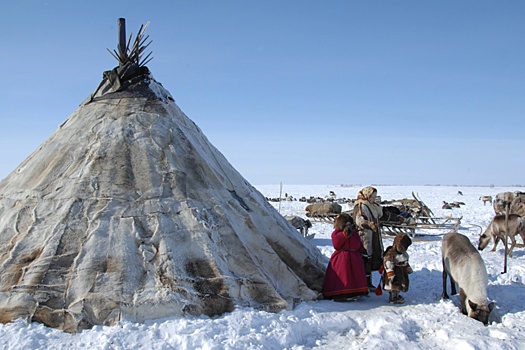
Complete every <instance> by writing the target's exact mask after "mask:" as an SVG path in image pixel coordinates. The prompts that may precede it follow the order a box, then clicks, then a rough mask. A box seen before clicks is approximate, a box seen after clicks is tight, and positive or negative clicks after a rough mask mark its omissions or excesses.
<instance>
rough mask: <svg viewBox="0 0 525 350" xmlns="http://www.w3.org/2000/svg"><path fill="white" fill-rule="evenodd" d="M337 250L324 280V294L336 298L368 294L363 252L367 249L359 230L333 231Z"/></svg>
mask: <svg viewBox="0 0 525 350" xmlns="http://www.w3.org/2000/svg"><path fill="white" fill-rule="evenodd" d="M332 245H333V246H334V249H335V252H334V253H333V254H332V256H331V257H330V262H329V263H328V267H327V269H326V274H325V278H324V282H323V296H324V297H325V298H327V299H336V298H338V297H339V298H344V297H352V296H357V295H365V294H368V285H367V282H366V274H365V265H364V262H363V257H362V256H361V253H364V252H365V251H366V250H365V248H364V247H363V243H362V242H361V239H360V238H359V233H358V231H357V230H354V231H352V233H351V234H350V235H347V233H346V232H345V231H343V230H335V231H334V232H332Z"/></svg>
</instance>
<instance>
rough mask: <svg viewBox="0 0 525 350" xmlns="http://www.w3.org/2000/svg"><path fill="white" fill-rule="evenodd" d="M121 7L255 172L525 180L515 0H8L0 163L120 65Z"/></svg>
mask: <svg viewBox="0 0 525 350" xmlns="http://www.w3.org/2000/svg"><path fill="white" fill-rule="evenodd" d="M119 17H124V18H126V22H127V31H128V34H129V33H130V32H132V33H133V34H136V32H137V30H138V28H139V27H140V25H141V24H143V23H146V22H148V21H149V22H150V26H149V28H148V30H147V32H146V33H147V34H148V35H150V38H151V39H152V40H153V43H152V44H151V45H150V49H151V50H152V51H153V57H154V59H153V60H152V61H151V62H150V63H149V64H148V67H149V68H150V70H151V71H152V73H153V75H154V77H155V78H156V79H157V80H158V81H159V82H160V83H162V84H163V86H164V87H165V88H167V89H168V90H169V91H170V92H171V94H172V95H173V97H174V98H175V100H176V102H177V104H178V105H179V107H180V108H181V109H182V110H183V111H184V112H185V113H186V114H187V115H188V116H189V117H190V118H191V119H192V120H193V121H194V122H195V123H196V124H197V125H199V127H200V128H201V129H202V130H203V132H204V133H205V134H206V136H207V137H208V139H209V140H210V141H211V143H212V144H214V145H215V146H216V147H217V148H218V149H219V150H220V151H221V152H222V153H223V154H224V155H225V156H226V158H227V159H228V160H229V161H230V163H232V164H233V166H234V167H235V168H236V169H237V170H238V171H239V172H240V173H241V174H242V175H243V176H244V177H245V178H246V179H247V180H248V181H249V182H250V183H252V184H255V185H257V184H274V183H275V184H278V183H279V182H283V183H288V184H370V183H372V184H406V185H416V184H443V185H444V184H455V185H490V184H495V185H515V184H521V185H525V176H524V174H525V160H524V155H525V151H524V149H525V137H524V135H525V121H524V116H525V113H524V112H525V98H524V97H525V20H524V18H525V2H524V1H518V0H505V1H474V0H471V1H446V0H442V1H421V0H418V1H379V0H378V1H309V0H303V1H299V0H295V1H294V0H292V1H285V0H281V1H274V0H270V1H246V0H245V1H241V0H239V1H217V0H215V1H211V0H210V1H189V0H188V1H154V0H153V1H149V2H144V1H135V0H131V1H99V0H93V1H89V2H87V1H86V2H84V1H82V2H80V1H66V0H63V1H52V0H49V1H37V0H27V1H17V2H14V1H13V2H7V1H4V2H2V3H1V4H0V31H1V32H2V33H3V34H2V36H0V47H2V55H0V64H1V66H2V67H3V72H2V87H1V88H0V89H1V94H0V96H1V97H0V117H1V120H2V121H3V127H2V128H1V129H0V178H3V177H5V176H7V175H8V174H9V173H10V172H11V171H13V170H14V169H15V168H16V166H17V165H18V164H20V163H21V162H22V161H23V160H24V159H25V158H26V157H27V156H29V155H30V154H31V153H32V152H33V151H34V150H35V149H37V148H38V146H39V145H40V144H41V143H42V142H43V141H45V139H47V138H48V137H49V136H50V135H51V134H52V133H53V132H54V131H55V130H56V129H57V127H58V126H59V125H60V124H61V123H62V122H63V121H64V120H65V119H67V117H68V116H69V115H70V114H71V113H73V111H74V110H75V109H76V108H77V107H78V105H79V104H80V103H81V102H82V101H83V100H84V99H85V98H86V97H87V96H88V95H89V94H90V93H91V92H92V91H93V90H95V88H96V87H97V86H98V84H99V83H100V81H101V79H102V72H103V71H105V70H110V69H112V68H113V67H115V66H116V65H117V62H116V61H115V59H114V58H113V57H111V55H110V54H109V53H108V52H107V51H106V48H109V49H111V50H112V49H114V48H116V43H117V28H116V25H117V19H118V18H119ZM58 151H59V150H57V152H58Z"/></svg>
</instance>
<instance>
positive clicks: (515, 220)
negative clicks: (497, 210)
mask: <svg viewBox="0 0 525 350" xmlns="http://www.w3.org/2000/svg"><path fill="white" fill-rule="evenodd" d="M508 225H509V233H510V234H509V235H508V237H509V238H510V242H511V243H510V249H509V251H508V252H507V255H508V256H512V250H513V249H514V247H515V246H516V238H515V236H516V235H518V234H519V235H520V236H521V239H522V240H523V243H525V219H524V218H522V217H521V216H519V215H517V214H510V215H509V218H508ZM505 227H506V224H505V215H496V216H495V217H494V218H493V219H492V221H491V222H490V224H489V225H488V226H487V229H486V230H485V232H484V233H483V234H482V235H481V236H480V237H479V243H478V249H479V250H483V249H485V248H486V247H487V245H488V244H489V242H490V241H491V240H492V241H494V247H493V248H492V250H491V251H492V252H493V251H495V250H496V247H497V246H498V243H499V241H500V240H501V241H503V242H505V231H506V229H505Z"/></svg>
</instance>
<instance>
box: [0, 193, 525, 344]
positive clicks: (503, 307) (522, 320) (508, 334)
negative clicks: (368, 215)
mask: <svg viewBox="0 0 525 350" xmlns="http://www.w3.org/2000/svg"><path fill="white" fill-rule="evenodd" d="M364 186H365V185H363V186H352V187H341V186H339V185H333V186H329V185H319V186H310V185H308V186H300V185H284V186H283V189H282V194H283V196H284V193H287V194H289V195H292V196H293V197H295V198H300V197H302V196H305V197H310V196H320V197H326V196H327V195H328V193H329V192H330V191H334V192H335V193H336V194H337V196H338V197H346V198H355V196H356V194H357V192H358V191H359V190H360V189H361V188H362V187H364ZM279 187H280V186H279V185H271V186H269V185H265V186H256V188H257V189H258V190H259V191H261V192H262V193H263V194H264V195H265V196H266V197H278V196H279V192H280V188H279ZM375 187H377V188H378V194H379V195H380V196H381V198H382V199H383V200H388V199H401V198H412V195H411V192H412V191H414V192H415V193H417V194H418V195H419V197H420V198H421V199H422V200H423V201H424V202H425V203H426V204H427V205H428V206H429V207H430V209H432V211H433V212H434V214H435V215H436V216H449V215H451V214H452V215H453V216H454V217H459V216H462V217H463V219H462V221H461V222H462V225H461V229H460V233H462V234H465V235H467V236H468V237H469V238H470V240H471V241H472V242H473V244H475V245H476V246H477V239H478V237H479V234H480V226H481V227H482V228H483V229H484V228H485V227H486V226H487V225H488V223H489V222H490V220H491V219H492V217H493V216H494V211H493V209H492V206H489V205H486V206H484V205H483V203H482V202H481V201H480V200H479V197H480V196H482V195H492V196H495V195H496V194H497V193H499V192H504V191H511V192H513V191H516V190H521V191H523V190H524V189H523V188H514V187H494V188H489V187H449V186H375ZM458 191H461V192H462V193H463V195H459V194H458ZM443 201H447V202H453V201H461V202H464V203H465V205H464V206H462V207H461V208H459V209H458V208H456V209H452V210H445V209H441V206H442V202H443ZM272 204H273V205H274V206H275V208H276V209H278V208H279V203H277V202H272ZM305 206H306V204H305V203H303V202H299V201H290V202H281V204H280V212H281V214H283V215H289V214H294V215H299V216H301V217H305V211H304V208H305ZM345 209H346V208H343V210H345ZM310 233H315V237H314V239H313V240H312V241H311V243H312V244H314V245H316V246H317V247H318V248H319V249H320V250H321V251H322V252H323V253H324V254H325V255H326V256H327V257H329V256H330V255H331V254H332V252H333V248H332V245H331V240H330V234H331V233H332V225H331V224H329V223H314V225H313V227H312V228H311V229H310ZM518 242H519V243H521V239H520V238H518ZM390 243H391V239H389V238H384V245H385V247H386V246H388V245H389V244H390ZM440 249H441V241H440V238H439V237H438V238H435V239H426V240H418V241H415V242H414V243H413V244H412V246H411V247H410V248H409V250H408V253H409V254H410V263H411V265H412V267H413V269H414V273H413V274H412V275H411V277H410V290H409V291H408V292H407V293H404V294H403V295H404V297H405V299H406V303H405V304H404V305H390V304H388V293H386V292H385V293H383V295H382V296H376V295H370V296H368V297H362V298H361V299H359V300H358V301H355V302H348V303H341V302H333V301H328V300H321V301H315V302H307V303H302V304H299V305H297V306H296V307H295V309H294V310H291V311H283V312H280V313H278V314H272V313H266V312H260V311H254V310H252V309H237V310H235V311H234V312H232V313H230V314H227V315H223V316H221V317H217V318H213V319H210V318H208V317H194V318H184V319H179V318H173V319H163V320H157V321H150V322H147V323H145V324H136V323H129V322H122V323H121V324H119V325H118V326H115V327H102V326H97V327H94V328H93V329H91V330H87V331H83V332H81V333H79V334H76V335H70V334H67V333H63V332H61V331H57V330H53V329H49V328H46V327H44V326H42V325H41V324H27V323H25V322H23V321H17V322H15V323H10V324H5V325H3V324H0V348H1V349H70V350H73V349H128V350H129V349H265V350H266V349H375V350H379V349H491V350H492V349H525V302H524V299H522V298H525V288H524V283H525V249H524V248H516V249H515V250H514V254H513V257H511V258H509V259H508V268H507V273H505V274H502V271H503V263H504V248H503V245H501V244H500V245H499V246H498V250H497V251H496V252H491V251H490V250H491V249H492V243H490V244H489V246H488V247H487V248H486V249H485V250H484V251H482V252H481V255H482V257H483V258H484V260H485V264H486V266H487V272H488V275H489V286H488V288H487V291H488V296H489V298H490V299H491V300H492V301H494V302H495V305H496V306H495V308H494V311H493V313H492V321H491V323H490V324H489V325H488V326H484V325H483V324H482V323H480V322H478V321H475V320H473V319H470V318H467V317H466V316H464V315H462V314H461V312H460V310H459V299H458V296H452V297H451V299H450V300H448V301H443V300H441V292H442V274H441V270H442V268H441V251H440ZM373 277H374V283H375V284H377V283H378V281H379V276H378V274H377V273H376V272H374V276H373ZM449 292H450V290H449Z"/></svg>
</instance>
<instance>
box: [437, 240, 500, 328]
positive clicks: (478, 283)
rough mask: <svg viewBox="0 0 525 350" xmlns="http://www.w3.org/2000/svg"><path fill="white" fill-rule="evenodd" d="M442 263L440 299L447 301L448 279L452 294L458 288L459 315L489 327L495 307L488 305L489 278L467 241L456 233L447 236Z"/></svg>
mask: <svg viewBox="0 0 525 350" xmlns="http://www.w3.org/2000/svg"><path fill="white" fill-rule="evenodd" d="M441 254H442V262H443V294H442V296H441V297H442V298H443V299H448V298H449V296H448V294H447V276H449V277H450V285H451V293H452V294H453V295H454V294H457V292H456V283H457V285H458V287H459V299H460V302H461V312H462V313H463V314H465V315H467V316H468V317H471V318H473V319H475V320H478V321H480V322H483V324H485V325H486V324H488V321H489V315H490V312H491V311H492V309H493V308H494V303H493V302H491V303H489V304H487V284H488V276H487V269H486V267H485V263H484V262H483V259H482V258H481V255H480V254H479V252H478V251H477V250H476V248H475V247H474V246H473V245H472V243H470V240H469V239H468V238H467V237H466V236H464V235H462V234H459V233H457V232H450V233H447V234H446V235H445V236H444V237H443V244H442V246H441Z"/></svg>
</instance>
